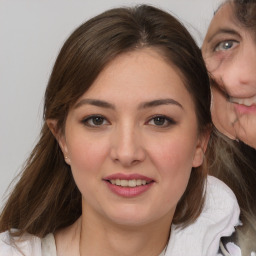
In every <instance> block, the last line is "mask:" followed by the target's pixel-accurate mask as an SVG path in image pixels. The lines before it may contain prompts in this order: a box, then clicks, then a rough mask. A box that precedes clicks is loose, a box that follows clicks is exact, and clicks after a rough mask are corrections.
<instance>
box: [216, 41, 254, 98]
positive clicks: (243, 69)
mask: <svg viewBox="0 0 256 256" xmlns="http://www.w3.org/2000/svg"><path fill="white" fill-rule="evenodd" d="M239 47H240V48H239V50H238V51H237V53H236V54H235V56H234V57H232V58H230V59H228V57H227V59H226V60H225V64H224V65H222V66H220V68H219V72H220V74H221V75H220V79H221V81H220V82H221V84H222V85H223V86H224V87H225V89H226V90H227V92H228V94H230V95H231V96H233V97H243V96H244V97H246V96H248V93H249V92H250V90H251V89H252V87H253V88H255V89H256V44H255V43H250V44H247V45H243V46H239Z"/></svg>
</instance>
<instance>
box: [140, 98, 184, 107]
mask: <svg viewBox="0 0 256 256" xmlns="http://www.w3.org/2000/svg"><path fill="white" fill-rule="evenodd" d="M170 104H171V105H176V106H178V107H180V108H182V109H183V106H182V105H181V104H180V103H179V102H178V101H176V100H174V99H169V98H168V99H158V100H153V101H148V102H143V103H141V104H140V105H139V108H151V107H156V106H161V105H170Z"/></svg>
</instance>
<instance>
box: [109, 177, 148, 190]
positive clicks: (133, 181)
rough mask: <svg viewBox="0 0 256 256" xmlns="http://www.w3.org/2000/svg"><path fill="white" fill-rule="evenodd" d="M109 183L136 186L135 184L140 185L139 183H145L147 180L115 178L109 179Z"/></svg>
mask: <svg viewBox="0 0 256 256" xmlns="http://www.w3.org/2000/svg"><path fill="white" fill-rule="evenodd" d="M110 183H111V184H113V185H117V186H121V187H131V188H133V187H136V186H141V185H146V184H147V181H145V180H120V179H115V180H110Z"/></svg>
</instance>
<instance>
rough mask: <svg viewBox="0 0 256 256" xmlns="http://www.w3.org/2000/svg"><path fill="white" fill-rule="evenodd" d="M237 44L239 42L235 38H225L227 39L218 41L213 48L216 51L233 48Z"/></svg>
mask: <svg viewBox="0 0 256 256" xmlns="http://www.w3.org/2000/svg"><path fill="white" fill-rule="evenodd" d="M237 44H239V43H238V42H237V41H235V40H227V41H223V42H220V43H219V44H218V45H217V46H216V47H215V48H214V51H216V52H218V51H227V50H229V49H231V48H234V47H235V46H236V45H237Z"/></svg>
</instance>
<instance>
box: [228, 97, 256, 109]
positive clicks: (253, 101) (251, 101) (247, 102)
mask: <svg viewBox="0 0 256 256" xmlns="http://www.w3.org/2000/svg"><path fill="white" fill-rule="evenodd" d="M230 102H231V103H237V104H239V105H244V106H246V107H251V106H253V105H256V96H254V97H251V98H243V99H241V98H234V97H230Z"/></svg>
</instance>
